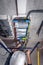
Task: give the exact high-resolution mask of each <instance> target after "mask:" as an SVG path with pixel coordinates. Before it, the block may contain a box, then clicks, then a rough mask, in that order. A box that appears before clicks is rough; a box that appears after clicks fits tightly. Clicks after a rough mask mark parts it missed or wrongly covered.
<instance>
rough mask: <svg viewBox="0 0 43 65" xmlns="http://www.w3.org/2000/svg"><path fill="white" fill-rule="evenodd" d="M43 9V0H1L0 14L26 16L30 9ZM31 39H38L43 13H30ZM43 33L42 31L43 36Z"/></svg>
mask: <svg viewBox="0 0 43 65" xmlns="http://www.w3.org/2000/svg"><path fill="white" fill-rule="evenodd" d="M34 9H35V10H36V9H43V0H0V15H10V16H12V17H13V16H26V15H27V13H28V11H30V10H34ZM30 19H31V23H30V40H31V41H34V40H35V41H36V40H37V38H38V36H37V35H36V32H37V30H38V28H39V26H40V24H41V22H42V20H43V14H42V13H38V14H36V13H34V14H31V15H30ZM42 35H43V33H41V35H40V36H41V37H43V36H42Z"/></svg>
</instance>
